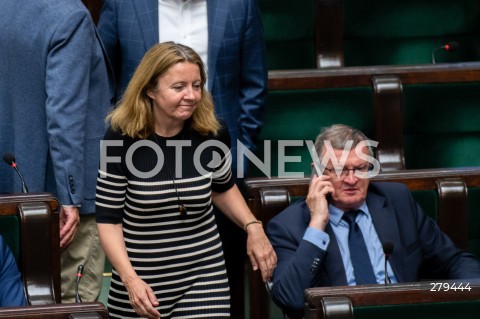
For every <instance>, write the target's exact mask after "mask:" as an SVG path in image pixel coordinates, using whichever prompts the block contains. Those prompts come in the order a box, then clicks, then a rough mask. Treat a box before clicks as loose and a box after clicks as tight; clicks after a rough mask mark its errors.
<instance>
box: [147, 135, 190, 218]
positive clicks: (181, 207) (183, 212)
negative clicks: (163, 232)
mask: <svg viewBox="0 0 480 319" xmlns="http://www.w3.org/2000/svg"><path fill="white" fill-rule="evenodd" d="M182 135H185V131H184V132H183V134H182ZM153 138H154V139H155V142H156V143H157V145H158V146H160V143H159V142H158V139H157V133H155V132H153ZM166 170H167V173H168V176H169V177H170V179H171V180H172V183H173V188H174V189H175V194H176V195H177V200H178V211H179V212H180V217H181V218H187V208H186V207H185V205H183V202H182V199H181V198H180V194H179V193H178V189H177V184H176V183H175V178H173V175H172V172H170V170H169V169H166Z"/></svg>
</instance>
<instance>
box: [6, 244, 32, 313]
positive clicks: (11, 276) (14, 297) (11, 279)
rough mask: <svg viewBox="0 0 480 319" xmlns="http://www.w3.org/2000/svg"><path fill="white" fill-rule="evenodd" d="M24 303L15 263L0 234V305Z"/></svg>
mask: <svg viewBox="0 0 480 319" xmlns="http://www.w3.org/2000/svg"><path fill="white" fill-rule="evenodd" d="M26 305H27V301H26V299H25V293H24V291H23V282H22V278H21V276H20V272H19V271H18V268H17V263H16V262H15V258H14V257H13V254H12V252H11V251H10V248H9V247H8V246H7V244H5V242H4V241H3V237H2V236H1V235H0V307H14V306H26Z"/></svg>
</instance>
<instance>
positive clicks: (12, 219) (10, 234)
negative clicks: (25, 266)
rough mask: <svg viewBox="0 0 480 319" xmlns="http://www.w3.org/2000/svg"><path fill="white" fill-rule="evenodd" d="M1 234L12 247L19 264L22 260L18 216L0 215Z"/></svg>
mask: <svg viewBox="0 0 480 319" xmlns="http://www.w3.org/2000/svg"><path fill="white" fill-rule="evenodd" d="M0 234H1V235H2V236H3V239H4V240H5V242H6V243H7V245H8V246H9V247H10V250H11V251H12V254H13V255H14V256H15V259H16V261H17V264H18V262H19V260H20V224H19V220H18V217H17V216H13V215H6V216H0Z"/></svg>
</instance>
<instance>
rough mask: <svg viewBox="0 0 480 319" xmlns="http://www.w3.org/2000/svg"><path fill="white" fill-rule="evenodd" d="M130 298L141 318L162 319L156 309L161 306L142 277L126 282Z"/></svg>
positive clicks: (131, 278)
mask: <svg viewBox="0 0 480 319" xmlns="http://www.w3.org/2000/svg"><path fill="white" fill-rule="evenodd" d="M124 284H125V287H126V288H127V291H128V298H129V299H130V304H131V305H132V307H133V309H134V310H135V312H136V313H137V314H138V315H139V316H141V317H147V318H150V319H160V312H158V311H157V310H156V309H155V308H154V307H157V306H158V305H159V303H158V300H157V297H156V296H155V294H154V293H153V290H152V288H150V286H148V285H147V283H146V282H144V281H143V280H142V279H140V277H138V276H134V277H130V278H128V279H126V280H124Z"/></svg>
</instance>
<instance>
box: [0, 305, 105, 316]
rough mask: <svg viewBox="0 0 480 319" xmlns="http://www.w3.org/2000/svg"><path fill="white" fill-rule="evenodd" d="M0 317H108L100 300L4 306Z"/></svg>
mask: <svg viewBox="0 0 480 319" xmlns="http://www.w3.org/2000/svg"><path fill="white" fill-rule="evenodd" d="M0 318H8V319H12V318H16V319H108V311H107V309H106V308H105V306H104V305H103V304H102V303H100V302H83V303H69V304H52V305H37V306H26V307H5V308H2V311H0Z"/></svg>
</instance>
